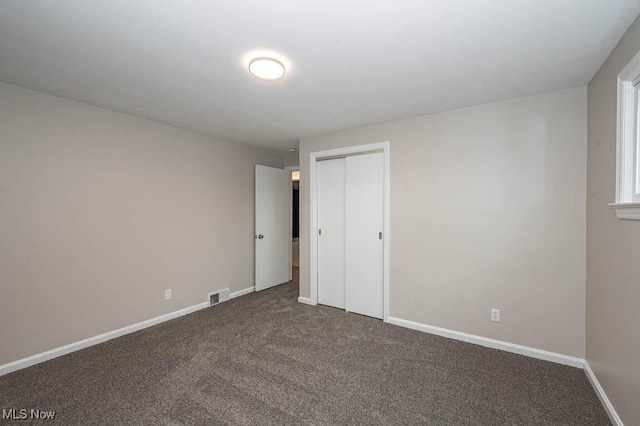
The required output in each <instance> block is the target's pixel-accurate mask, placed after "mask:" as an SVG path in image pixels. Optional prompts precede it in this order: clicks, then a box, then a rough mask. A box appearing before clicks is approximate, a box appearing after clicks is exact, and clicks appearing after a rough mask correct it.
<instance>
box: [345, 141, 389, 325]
mask: <svg viewBox="0 0 640 426" xmlns="http://www.w3.org/2000/svg"><path fill="white" fill-rule="evenodd" d="M345 213H346V223H345V225H346V233H345V236H346V253H345V260H346V271H345V272H346V274H345V275H346V309H347V311H349V312H355V313H358V314H362V315H367V316H370V317H374V318H382V316H383V297H384V296H383V255H384V250H383V243H382V239H381V237H384V236H383V235H381V232H382V231H383V225H384V154H383V153H372V154H364V155H355V156H352V157H347V158H346V209H345Z"/></svg>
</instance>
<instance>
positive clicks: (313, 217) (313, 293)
mask: <svg viewBox="0 0 640 426" xmlns="http://www.w3.org/2000/svg"><path fill="white" fill-rule="evenodd" d="M389 148H390V143H389V142H388V141H386V142H376V143H371V144H366V145H356V146H350V147H345V148H337V149H330V150H326V151H316V152H312V153H310V154H309V188H310V194H309V214H310V218H309V219H310V220H309V225H310V226H309V275H310V276H309V284H310V294H309V299H310V300H309V302H310V304H311V305H317V304H318V167H317V164H318V161H320V160H325V159H329V158H332V157H334V158H335V157H344V156H349V155H357V154H364V153H371V152H382V153H383V154H384V194H383V202H384V221H383V230H382V235H383V237H382V242H383V264H382V269H383V277H382V281H383V289H382V292H383V302H382V310H383V316H382V320H383V321H384V322H389V285H390V283H389V264H390V263H389V241H390V237H391V229H390V226H389V210H390V205H389V201H390V192H389V175H390V173H389V172H390V170H389Z"/></svg>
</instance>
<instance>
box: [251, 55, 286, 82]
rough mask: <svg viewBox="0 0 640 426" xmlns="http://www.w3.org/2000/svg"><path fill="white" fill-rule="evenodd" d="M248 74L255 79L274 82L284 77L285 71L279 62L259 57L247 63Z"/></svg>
mask: <svg viewBox="0 0 640 426" xmlns="http://www.w3.org/2000/svg"><path fill="white" fill-rule="evenodd" d="M249 72H250V73H251V75H253V76H254V77H255V78H257V79H260V80H265V81H276V80H280V79H281V78H282V77H284V73H285V69H284V65H283V64H282V62H280V61H279V60H277V59H273V58H269V57H267V56H261V57H259V58H254V59H252V60H251V62H249Z"/></svg>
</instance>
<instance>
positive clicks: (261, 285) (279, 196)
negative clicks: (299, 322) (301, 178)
mask: <svg viewBox="0 0 640 426" xmlns="http://www.w3.org/2000/svg"><path fill="white" fill-rule="evenodd" d="M255 232H256V235H255V257H256V269H255V270H256V276H255V285H256V291H259V290H264V289H266V288H269V287H273V286H275V285H278V284H282V283H285V282H287V281H289V280H290V279H291V173H290V172H289V171H287V170H283V169H276V168H273V167H266V166H259V165H256V217H255Z"/></svg>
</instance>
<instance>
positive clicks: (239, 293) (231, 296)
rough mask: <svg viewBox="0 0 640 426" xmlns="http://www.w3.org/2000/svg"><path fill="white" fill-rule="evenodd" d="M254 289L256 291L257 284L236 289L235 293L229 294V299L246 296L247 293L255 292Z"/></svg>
mask: <svg viewBox="0 0 640 426" xmlns="http://www.w3.org/2000/svg"><path fill="white" fill-rule="evenodd" d="M254 291H256V288H255V286H251V287H247V288H245V289H242V290H238V291H234V292H233V293H231V294H230V295H229V300H231V299H235V298H236V297H240V296H244V295H245V294H249V293H253V292H254Z"/></svg>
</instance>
